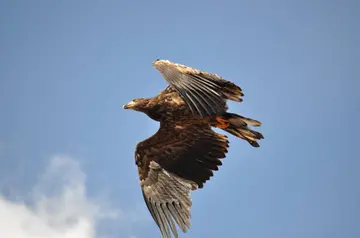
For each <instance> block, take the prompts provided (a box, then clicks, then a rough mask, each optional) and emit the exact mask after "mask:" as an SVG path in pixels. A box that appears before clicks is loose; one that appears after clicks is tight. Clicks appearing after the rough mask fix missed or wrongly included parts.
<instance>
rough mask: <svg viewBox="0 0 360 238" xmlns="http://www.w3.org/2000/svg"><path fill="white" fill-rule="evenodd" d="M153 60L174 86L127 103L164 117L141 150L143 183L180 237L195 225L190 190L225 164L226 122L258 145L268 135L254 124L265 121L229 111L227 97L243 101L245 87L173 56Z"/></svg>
mask: <svg viewBox="0 0 360 238" xmlns="http://www.w3.org/2000/svg"><path fill="white" fill-rule="evenodd" d="M153 66H154V67H155V68H156V69H157V70H158V71H159V72H160V73H161V75H162V76H163V77H164V78H165V80H166V81H167V82H168V83H169V86H168V87H167V88H166V89H164V90H163V91H162V92H160V93H159V94H158V95H157V96H155V97H153V98H138V99H134V100H132V101H131V102H129V103H128V104H126V105H124V108H125V109H133V110H135V111H139V112H143V113H145V114H146V115H148V116H149V117H150V118H151V119H153V120H155V121H159V122H160V128H159V130H158V131H157V132H156V133H155V134H154V135H153V136H151V137H150V138H148V139H146V140H144V141H142V142H140V143H138V144H137V146H136V150H135V162H136V165H137V167H138V172H139V177H140V185H141V189H142V194H143V196H144V200H145V203H146V206H147V208H148V209H149V212H150V214H151V215H152V217H153V219H154V221H155V223H156V224H157V226H158V227H159V229H160V232H161V234H162V236H163V237H164V238H170V237H171V235H172V234H173V236H174V237H178V236H179V235H178V230H177V226H178V227H179V228H180V229H181V230H182V231H183V232H186V231H187V230H188V229H189V228H190V225H191V222H190V218H191V211H190V210H191V204H192V202H191V199H190V192H191V191H192V190H196V189H199V188H202V187H203V186H204V184H205V182H206V181H207V180H209V179H210V177H211V176H213V171H217V170H218V168H219V166H221V164H222V163H221V159H223V158H225V156H226V153H227V148H228V147H229V141H228V140H227V136H225V135H222V134H220V133H216V132H215V131H213V130H212V129H211V128H212V127H216V128H220V129H222V130H224V131H226V132H228V133H230V134H232V135H234V136H236V137H238V138H241V139H244V140H246V141H247V142H248V143H249V144H250V145H252V146H253V147H259V144H258V142H257V141H258V140H260V139H263V138H264V137H263V135H262V134H261V133H260V132H257V131H254V130H252V129H251V128H250V127H249V126H260V125H261V123H260V122H259V121H257V120H253V119H250V118H247V117H243V116H240V115H238V114H235V113H229V112H227V110H228V107H227V104H226V101H227V100H232V101H237V102H241V101H242V96H244V94H243V93H242V90H241V88H240V87H239V86H237V85H236V84H234V83H232V82H230V81H227V80H225V79H223V78H221V77H220V76H218V75H216V74H210V73H207V72H202V71H200V70H197V69H193V68H190V67H187V66H185V65H181V64H176V63H172V62H170V61H168V60H156V61H154V62H153Z"/></svg>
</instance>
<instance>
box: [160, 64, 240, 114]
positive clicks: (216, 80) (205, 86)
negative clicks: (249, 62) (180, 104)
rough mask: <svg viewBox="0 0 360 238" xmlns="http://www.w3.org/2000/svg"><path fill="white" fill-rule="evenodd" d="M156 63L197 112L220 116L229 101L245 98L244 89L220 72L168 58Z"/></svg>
mask: <svg viewBox="0 0 360 238" xmlns="http://www.w3.org/2000/svg"><path fill="white" fill-rule="evenodd" d="M153 66H154V67H155V68H156V69H157V70H158V71H159V72H160V73H161V75H162V76H163V77H164V78H165V80H166V81H167V82H168V83H169V84H170V85H171V86H172V87H174V88H175V89H176V91H177V92H178V93H179V94H180V95H181V97H182V98H183V100H184V101H185V103H186V104H187V105H188V106H189V107H190V109H191V111H192V113H193V114H194V115H198V116H201V117H206V116H213V115H220V114H222V113H223V112H225V111H226V109H227V106H226V100H227V99H229V100H233V101H238V102H241V101H242V98H241V97H242V96H244V94H243V93H242V90H241V88H240V87H239V86H237V85H235V84H234V83H232V82H229V81H227V80H225V79H223V78H221V77H220V76H219V75H216V74H211V73H207V72H202V71H200V70H197V69H193V68H190V67H187V66H185V65H181V64H176V63H172V62H170V61H168V60H156V61H154V62H153Z"/></svg>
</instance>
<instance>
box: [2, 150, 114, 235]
mask: <svg viewBox="0 0 360 238" xmlns="http://www.w3.org/2000/svg"><path fill="white" fill-rule="evenodd" d="M85 180H86V176H85V174H84V172H83V171H82V170H81V168H80V166H79V164H78V163H77V162H76V161H75V160H74V159H72V158H70V157H67V156H55V157H53V158H52V159H51V160H50V163H49V165H48V167H47V168H46V169H45V172H44V173H43V174H42V175H41V176H40V177H39V181H38V183H37V184H36V185H35V186H34V188H33V189H32V191H31V193H30V194H31V196H30V198H31V199H30V202H25V201H27V200H28V198H26V199H25V198H24V199H22V201H20V202H19V201H12V200H9V199H7V198H6V197H5V196H3V195H1V194H0V220H1V221H2V225H1V226H0V237H9V238H95V237H102V236H100V234H98V232H97V227H98V225H99V223H100V222H101V221H102V220H104V219H117V217H118V214H119V213H117V212H114V209H110V207H106V206H104V204H103V203H101V202H99V201H98V200H92V199H90V198H89V197H88V196H87V194H86V185H85V184H86V183H85V182H86V181H85Z"/></svg>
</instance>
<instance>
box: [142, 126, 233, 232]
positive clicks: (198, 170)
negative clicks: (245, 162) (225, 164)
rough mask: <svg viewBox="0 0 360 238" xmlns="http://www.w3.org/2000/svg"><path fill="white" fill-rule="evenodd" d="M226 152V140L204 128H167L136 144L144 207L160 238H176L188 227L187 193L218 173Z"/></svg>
mask: <svg viewBox="0 0 360 238" xmlns="http://www.w3.org/2000/svg"><path fill="white" fill-rule="evenodd" d="M227 148H228V140H227V138H226V136H224V135H221V134H218V133H215V132H214V131H212V130H211V128H210V127H209V126H208V125H206V124H200V125H191V124H190V125H187V126H185V125H184V126H183V127H170V125H169V124H161V125H160V129H159V131H158V132H157V133H156V134H155V135H153V136H152V137H150V138H149V139H147V140H144V141H142V142H140V143H139V144H138V146H137V149H136V161H137V164H138V169H139V175H140V179H141V187H142V191H143V196H144V200H145V203H146V205H147V207H148V210H149V211H150V213H151V215H152V217H153V219H154V221H155V223H156V224H157V225H158V227H159V228H160V231H161V233H162V235H163V237H171V236H170V231H171V232H172V234H174V236H175V237H177V234H178V233H177V231H176V227H175V223H176V224H177V225H178V226H179V227H180V229H181V230H182V231H183V232H186V231H187V230H188V229H189V228H190V225H191V222H190V218H191V213H190V208H191V204H192V203H191V200H190V191H191V190H195V189H198V188H202V187H203V186H204V183H205V182H206V181H207V180H209V179H210V177H211V176H213V172H212V171H216V170H218V167H219V166H220V165H221V164H222V163H221V161H220V159H222V158H224V157H225V154H226V153H227Z"/></svg>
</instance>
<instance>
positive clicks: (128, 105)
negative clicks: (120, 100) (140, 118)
mask: <svg viewBox="0 0 360 238" xmlns="http://www.w3.org/2000/svg"><path fill="white" fill-rule="evenodd" d="M135 104H136V103H135V102H134V101H131V102H129V103H127V104H125V105H123V108H124V109H130V108H132V107H133V106H134V105H135Z"/></svg>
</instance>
